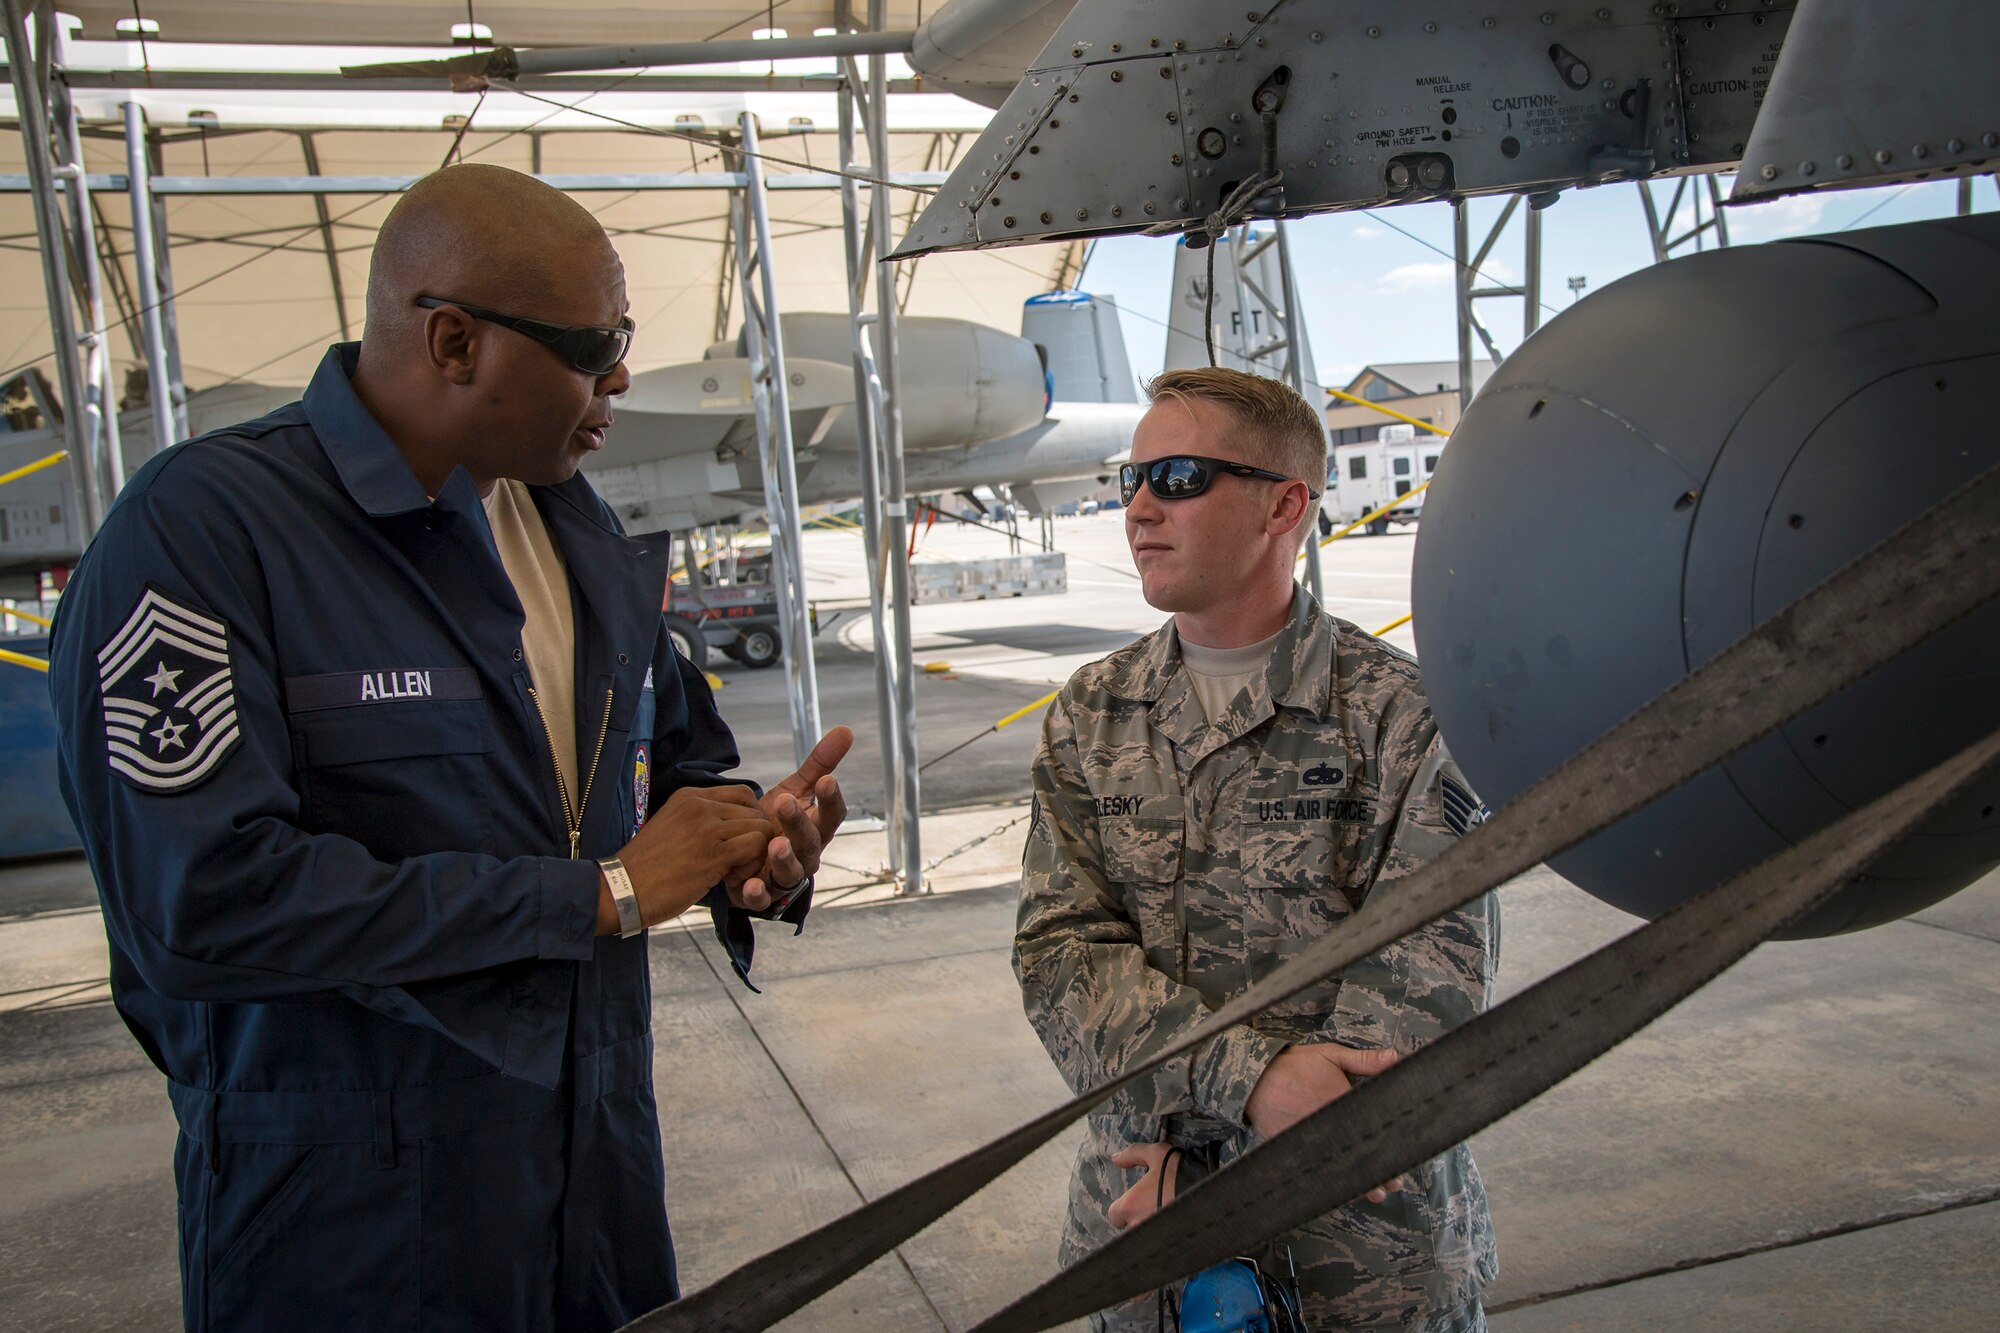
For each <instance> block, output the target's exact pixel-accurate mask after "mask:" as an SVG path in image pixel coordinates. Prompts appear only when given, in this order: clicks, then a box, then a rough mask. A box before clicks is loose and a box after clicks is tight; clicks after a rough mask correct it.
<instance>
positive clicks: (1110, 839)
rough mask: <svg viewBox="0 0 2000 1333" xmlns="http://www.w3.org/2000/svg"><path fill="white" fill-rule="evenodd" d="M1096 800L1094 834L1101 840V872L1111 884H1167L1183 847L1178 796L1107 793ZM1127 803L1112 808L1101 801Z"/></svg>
mask: <svg viewBox="0 0 2000 1333" xmlns="http://www.w3.org/2000/svg"><path fill="white" fill-rule="evenodd" d="M1098 799H1099V801H1100V807H1099V811H1100V812H1099V815H1098V822H1097V829H1098V837H1099V839H1100V840H1101V841H1102V842H1103V844H1104V875H1105V878H1106V879H1108V880H1110V881H1111V882H1112V883H1114V884H1131V883H1138V884H1172V883H1173V882H1174V881H1175V880H1177V879H1179V878H1180V877H1181V866H1182V861H1183V857H1184V855H1185V853H1186V848H1187V807H1186V804H1185V802H1184V801H1183V800H1182V799H1181V798H1180V797H1179V796H1167V795H1161V794H1157V793H1147V794H1144V795H1136V796H1128V795H1112V796H1103V797H1099V798H1098ZM1126 801H1129V802H1131V810H1130V811H1129V812H1127V813H1113V810H1114V809H1115V807H1108V806H1106V805H1105V804H1103V803H1107V802H1121V803H1122V802H1126Z"/></svg>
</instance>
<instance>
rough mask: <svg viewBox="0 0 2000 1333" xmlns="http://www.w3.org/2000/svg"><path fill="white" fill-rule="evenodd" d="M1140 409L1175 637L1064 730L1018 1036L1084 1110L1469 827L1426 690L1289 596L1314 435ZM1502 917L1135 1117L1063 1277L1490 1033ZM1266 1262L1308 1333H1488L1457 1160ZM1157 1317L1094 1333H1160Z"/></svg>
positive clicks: (1192, 1068)
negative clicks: (1378, 1082)
mask: <svg viewBox="0 0 2000 1333" xmlns="http://www.w3.org/2000/svg"><path fill="white" fill-rule="evenodd" d="M1148 396H1149V397H1150V398H1151V400H1152V403H1153V406H1152V408H1151V409H1150V410H1149V411H1148V412H1147V413H1146V415H1145V417H1144V418H1142V419H1141V421H1140V423H1139V426H1138V429H1137V431H1136V432H1135V434H1134V436H1133V440H1132V456H1131V461H1130V462H1129V463H1128V464H1126V466H1125V468H1124V469H1123V471H1122V475H1121V479H1122V481H1123V488H1124V492H1125V503H1126V510H1125V535H1126V539H1127V541H1128V542H1129V543H1130V545H1131V548H1132V555H1133V559H1134V561H1135V563H1136V564H1137V565H1138V569H1139V573H1140V577H1141V579H1142V580H1143V588H1144V593H1145V597H1146V600H1147V602H1148V603H1150V604H1151V605H1153V606H1154V607H1156V608H1158V609H1160V610H1162V611H1171V612H1172V613H1173V619H1172V620H1171V621H1169V622H1168V623H1167V624H1166V625H1164V626H1162V627H1161V628H1160V629H1158V630H1156V631H1154V632H1153V633H1152V634H1150V635H1148V636H1146V637H1145V638H1143V639H1141V640H1139V641H1138V642H1137V643H1135V644H1133V645H1131V646H1130V647H1128V648H1124V649H1121V650H1120V651H1118V652H1116V653H1113V654H1112V655H1111V656H1110V657H1108V658H1105V659H1104V660H1103V661H1101V662H1095V663H1092V664H1091V665H1089V666H1087V667H1084V668H1083V669H1082V670H1080V671H1078V672H1077V673H1076V674H1075V675H1074V676H1072V677H1071V678H1070V681H1069V683H1068V685H1066V686H1065V687H1064V688H1063V691H1062V693H1061V695H1060V696H1059V697H1058V698H1057V700H1056V702H1055V704H1054V705H1053V706H1052V707H1051V708H1050V709H1049V713H1048V717H1047V720H1046V722H1045V724H1044V727H1043V735H1042V744H1041V747H1040V749H1039V750H1038V752H1037V754H1036V756H1035V764H1034V786H1035V799H1036V807H1035V819H1034V825H1033V830H1032V832H1031V833H1030V835H1029V838H1028V845H1027V850H1026V853H1025V857H1024V862H1023V866H1022V876H1021V905H1020V920H1019V929H1018V933H1017V935H1016V937H1015V943H1014V968H1015V972H1016V974H1017V975H1018V976H1019V978H1020V982H1021V991H1022V996H1023V999H1024V1002H1025V1004H1026V1007H1027V1012H1028V1018H1029V1020H1030V1021H1031V1022H1032V1023H1033V1024H1034V1027H1035V1029H1036V1031H1037V1032H1038V1033H1039V1034H1040V1035H1041V1038H1042V1042H1043V1044H1044V1045H1045V1046H1046V1047H1047V1048H1048V1051H1049V1054H1050V1055H1051V1056H1052V1057H1054V1059H1055V1062H1056V1064H1057V1066H1058V1067H1059V1068H1060V1069H1061V1070H1062V1073H1063V1076H1064V1078H1066V1079H1067V1080H1068V1081H1069V1084H1070V1086H1071V1087H1072V1088H1074V1089H1076V1090H1078V1091H1082V1090H1083V1089H1085V1088H1089V1087H1095V1086H1098V1085H1100V1084H1102V1083H1105V1082H1107V1081H1109V1080H1111V1079H1113V1078H1115V1077H1117V1076H1119V1075H1120V1074H1122V1073H1123V1072H1124V1071H1125V1070H1126V1069H1127V1068H1129V1067H1131V1066H1132V1065H1134V1064H1136V1063H1138V1062H1140V1061H1142V1060H1143V1059H1144V1058H1145V1057H1146V1056H1148V1055H1149V1054H1150V1053H1151V1052H1153V1051H1154V1050H1157V1049H1159V1048H1160V1047H1161V1046H1163V1045H1165V1044H1167V1043H1168V1042H1170V1041H1172V1040H1174V1039H1176V1038H1178V1037H1179V1036H1180V1035H1181V1034H1183V1033H1184V1032H1186V1031H1188V1030H1189V1029H1190V1028H1192V1027H1194V1026H1195V1025H1196V1024H1197V1023H1199V1022H1200V1021H1201V1020H1202V1019H1203V1018H1204V1017H1205V1016H1206V1015H1207V1013H1208V1012H1209V1011H1210V1010H1212V1009H1215V1008H1217V1007H1219V1006H1220V1005H1221V1004H1223V1003H1224V1002H1225V1001H1227V1000H1229V999H1231V998H1233V997H1234V996H1236V995H1238V994H1240V993H1241V992H1243V991H1244V990H1246V989H1248V988H1249V987H1250V986H1251V985H1252V984H1253V983H1255V982H1257V981H1259V980H1261V979H1262V978H1263V977H1265V976H1266V975H1267V974H1269V973H1270V972H1271V971H1272V969H1274V968H1275V967H1276V966H1277V965H1278V964H1279V963H1281V962H1283V961H1285V960H1286V959H1287V958H1289V957H1291V956H1292V955H1293V954H1295V953H1296V952H1297V951H1298V950H1299V949H1300V948H1301V947H1303V945H1304V944H1305V942H1306V941H1308V940H1310V939H1311V938H1313V937H1314V936H1316V935H1319V934H1322V933H1323V932H1325V931H1326V930H1328V929H1330V928H1331V927H1332V926H1333V925H1334V924H1336V923H1337V922H1339V921H1341V920H1342V919H1344V918H1345V917H1347V916H1349V915H1351V914H1352V913H1353V912H1354V911H1355V910H1356V909H1357V908H1358V907H1359V906H1360V905H1361V904H1362V903H1363V902H1365V901H1366V900H1367V899H1368V898H1370V897H1371V896H1373V895H1379V894H1390V893H1394V892H1395V891H1396V882H1397V881H1398V880H1399V879H1401V878H1402V877H1404V876H1406V875H1408V874H1409V873H1410V872H1411V871H1412V870H1414V869H1415V868H1416V867H1417V866H1418V865H1420V864H1422V862H1423V861H1424V860H1425V859H1426V858H1428V857H1430V856H1433V855H1435V854H1437V853H1438V852H1439V851H1441V850H1442V849H1443V848H1444V847H1446V846H1448V845H1449V843H1450V841H1451V839H1452V838H1454V837H1456V836H1457V835H1458V834H1459V833H1461V832H1463V831H1464V829H1465V828H1466V826H1467V823H1468V822H1469V821H1470V820H1473V819H1476V818H1478V813H1477V810H1478V803H1477V801H1476V800H1475V799H1474V798H1473V796H1472V793H1471V791H1470V790H1469V789H1468V788H1467V787H1466V785H1465V781H1464V778H1463V777H1462V776H1461V775H1460V774H1459V772H1458V768H1457V766H1456V765H1455V764H1453V763H1452V761H1451V759H1450V757H1449V756H1448V755H1447V754H1446V752H1445V748H1444V743H1443V741H1442V740H1440V739H1439V737H1438V733H1437V728H1436V726H1435V725H1434V724H1433V723H1432V721H1431V715H1430V709H1429V707H1428V705H1427V704H1426V702H1425V699H1424V694H1423V689H1422V685H1421V683H1420V681H1419V678H1418V673H1417V665H1416V663H1415V662H1414V661H1413V660H1412V659H1411V658H1409V657H1408V656H1407V655H1405V654H1403V653H1401V652H1398V651H1396V650H1395V649H1393V648H1390V647H1388V646H1387V645H1385V644H1383V643H1381V642H1380V641H1378V640H1376V639H1374V638H1372V637H1370V636H1369V635H1367V634H1365V633H1363V632H1361V631H1360V630H1359V629H1357V628H1355V626H1353V625H1351V624H1348V623H1347V622H1345V621H1342V620H1337V619H1335V618H1334V617H1332V616H1330V615H1328V614H1327V613H1326V612H1325V611H1324V610H1322V609H1321V608H1320V606H1319V605H1318V603H1317V602H1315V601H1314V600H1313V598H1312V597H1311V596H1310V595H1309V594H1308V593H1307V592H1306V591H1305V590H1304V589H1303V588H1299V587H1298V586H1297V585H1296V584H1295V583H1294V581H1293V577H1292V570H1293V568H1294V563H1295V560H1296V557H1297V554H1298V550H1299V542H1300V538H1301V536H1302V535H1303V534H1304V533H1306V532H1309V531H1310V530H1311V529H1312V527H1313V513H1314V510H1315V508H1316V506H1315V505H1314V503H1313V501H1314V498H1315V496H1314V491H1315V488H1316V485H1317V482H1318V480H1319V479H1320V478H1323V477H1324V476H1325V475H1326V436H1325V432H1324V430H1323V429H1322V427H1321V423H1320V421H1319V419H1318V416H1317V414H1316V413H1315V412H1314V411H1313V409H1312V408H1311V407H1310V406H1309V405H1307V403H1306V402H1305V401H1304V400H1303V399H1301V398H1300V397H1299V396H1298V395H1297V394H1295V393H1293V392H1292V391H1291V390H1290V389H1289V388H1286V387H1284V386H1283V385H1280V384H1278V383H1276V382H1275V381H1272V380H1266V379H1261V378H1258V377H1255V376H1251V375H1245V374H1241V373H1239V372H1236V371H1232V370H1219V369H1207V370H1188V371H1172V372H1168V373H1167V374H1164V375H1162V376H1160V377H1159V378H1158V379H1156V380H1154V381H1153V383H1152V384H1151V385H1150V386H1149V394H1148ZM1305 479H1311V480H1310V482H1309V481H1308V480H1305ZM1498 910H1499V909H1498V906H1497V904H1496V903H1495V901H1494V900H1493V899H1492V898H1491V897H1490V896H1489V897H1487V898H1485V899H1482V900H1481V901H1479V902H1476V903H1474V904H1472V905H1471V906H1469V907H1467V908H1466V909H1464V910H1462V911H1459V912H1455V913H1453V914H1451V915H1449V916H1447V917H1445V918H1444V919H1442V920H1441V921H1438V922H1436V923H1434V924H1432V925H1431V926H1428V927H1426V928H1425V929H1423V930H1421V931H1419V932H1417V933H1416V934H1414V935H1411V936H1409V937H1408V938H1406V939H1403V940H1400V941H1398V942H1397V943H1396V944H1394V945H1391V946H1390V947H1389V948H1387V949H1385V950H1383V951H1382V952H1381V953H1379V954H1377V955H1375V956H1374V957H1371V958H1368V959H1365V960H1363V961H1362V962H1360V963H1358V964H1356V965H1355V966H1353V967H1351V968H1349V969H1347V970H1346V971H1345V972H1344V973H1342V974H1341V975H1340V976H1339V977H1338V978H1337V979H1334V980H1331V981H1327V982H1324V983H1322V984H1320V985H1319V986H1317V987H1314V988H1313V989H1311V990H1309V991H1307V992H1305V993H1303V994H1301V995H1299V996H1297V997H1295V998H1293V999H1291V1000H1289V1001H1286V1002H1284V1003H1282V1004H1280V1005H1278V1006H1275V1007H1274V1008H1272V1009H1269V1010H1266V1011H1265V1012H1264V1013H1263V1014H1261V1015H1259V1016H1258V1017H1256V1018H1254V1019H1252V1020H1251V1021H1250V1022H1249V1023H1247V1024H1245V1025H1243V1026H1241V1027H1237V1028H1232V1029H1230V1030H1229V1031H1228V1032H1226V1033H1225V1034H1223V1035H1222V1036H1221V1037H1218V1038H1217V1039H1215V1040H1214V1041H1213V1042H1212V1043H1210V1044H1209V1045H1208V1046H1206V1047H1203V1048H1201V1049H1200V1050H1198V1051H1197V1052H1196V1053H1195V1054H1194V1055H1193V1056H1192V1057H1184V1058H1182V1059H1180V1060H1177V1061H1175V1062H1173V1063H1172V1064H1170V1065H1169V1066H1167V1067H1166V1068H1165V1069H1163V1070H1162V1071H1161V1072H1159V1073H1157V1074H1155V1075H1153V1076H1152V1077H1151V1078H1149V1079H1146V1080H1144V1081H1143V1082H1141V1083H1140V1084H1138V1085H1137V1087H1136V1088H1135V1089H1133V1090H1131V1091H1128V1092H1125V1093H1121V1094H1120V1095H1119V1096H1118V1097H1117V1098H1116V1099H1114V1100H1113V1101H1112V1102H1111V1103H1109V1104H1108V1106H1107V1108H1106V1113H1105V1114H1100V1115H1096V1116H1093V1117H1092V1118H1091V1120H1090V1123H1089V1126H1088V1129H1087V1132H1086V1135H1085V1138H1084V1142H1083V1146H1082V1148H1081V1150H1080V1151H1079V1153H1078V1156H1077V1161H1076V1167H1075V1171H1074V1174H1073V1176H1072V1178H1071V1184H1070V1202H1069V1216H1068V1222H1067V1225H1066V1226H1065V1227H1064V1229H1063V1235H1062V1243H1061V1247H1060V1251H1059V1258H1060V1260H1061V1262H1062V1263H1064V1264H1065V1265H1067V1264H1070V1263H1074V1262H1075V1261H1076V1260H1078V1259H1079V1258H1081V1257H1082V1256H1083V1255H1084V1254H1086V1253H1088V1252H1089V1251H1091V1250H1093V1249H1095V1248H1096V1247H1098V1246H1100V1245H1102V1244H1103V1243H1104V1242H1105V1241H1107V1240H1108V1239H1110V1237H1111V1236H1112V1235H1113V1233H1114V1232H1115V1230H1116V1229H1118V1228H1120V1227H1124V1226H1129V1225H1132V1224H1133V1223H1135V1222H1138V1221H1140V1220H1142V1219H1143V1218H1145V1217H1147V1216H1149V1215H1150V1214H1151V1213H1152V1211H1153V1209H1154V1207H1155V1203H1156V1200H1157V1199H1158V1198H1159V1197H1161V1194H1162V1193H1164V1195H1165V1197H1166V1198H1168V1199H1171V1198H1172V1197H1173V1188H1174V1186H1175V1184H1177V1183H1179V1184H1185V1183H1186V1182H1187V1181H1188V1179H1189V1178H1190V1177H1191V1176H1192V1175H1194V1174H1196V1173H1199V1172H1203V1171H1210V1170H1214V1169H1216V1168H1217V1167H1219V1166H1222V1165H1226V1164H1227V1163H1228V1162H1229V1161H1231V1160H1233V1159H1234V1158H1235V1157H1236V1156H1238V1155H1240V1154H1241V1153H1242V1152H1243V1151H1244V1150H1245V1149H1247V1148H1248V1147H1249V1146H1250V1145H1251V1144H1252V1143H1253V1142H1254V1141H1256V1140H1258V1139H1260V1138H1264V1137H1268V1136H1270V1135H1273V1134H1276V1133H1278V1132H1280V1131H1281V1130H1283V1129H1285V1128H1286V1127H1287V1126H1289V1125H1291V1124H1293V1123H1295V1122H1296V1121H1298V1120H1299V1119H1301V1118H1302V1117H1303V1116H1305V1115H1306V1114H1308V1113H1309V1112H1311V1111H1312V1110H1314V1109H1316V1108H1318V1107H1319V1106H1322V1105H1324V1104H1325V1103H1326V1102H1328V1101H1331V1100H1332V1099H1333V1098H1335V1097H1338V1096H1340V1095H1341V1094H1342V1093H1344V1092H1346V1091H1347V1090H1348V1088H1349V1087H1350V1083H1349V1079H1350V1077H1361V1076H1366V1075H1369V1074H1374V1073H1379V1072H1380V1071H1381V1070H1382V1069H1383V1068H1385V1067H1386V1066H1387V1065H1388V1064H1389V1063H1390V1062H1391V1061H1393V1060H1394V1059H1395V1058H1396V1055H1398V1054H1408V1053H1409V1052H1411V1051H1412V1050H1414V1049H1415V1048H1417V1047H1418V1046H1421V1045H1423V1044H1424V1043H1426V1042H1428V1041H1430V1040H1432V1039H1434V1038H1436V1037H1437V1036H1439V1035H1440V1034H1442V1033H1443V1032H1445V1031H1447V1030H1449V1029H1450V1028H1453V1027H1455V1026H1457V1025H1459V1024H1461V1023H1463V1022H1465V1021H1466V1020H1467V1019H1469V1018H1471V1017H1473V1016H1474V1015H1475V1014H1477V1013H1479V1012H1480V1011H1481V1010H1482V1009H1484V1008H1485V1007H1486V1005H1487V1004H1488V1003H1489V1001H1490V998H1491V993H1492V984H1493V970H1494V959H1495V954H1496V951H1497V947H1498V943H1499V916H1498ZM1175 1149H1178V1150H1179V1152H1174V1151H1173V1150H1175ZM1162 1173H1164V1179H1163V1177H1162ZM1258 1257H1260V1258H1261V1260H1262V1261H1263V1267H1264V1269H1265V1271H1266V1272H1267V1273H1272V1272H1274V1273H1276V1274H1277V1275H1280V1276H1284V1275H1287V1274H1288V1273H1289V1272H1290V1267H1291V1264H1292V1263H1294V1262H1295V1263H1296V1265H1297V1270H1298V1277H1299V1285H1300V1287H1301V1290H1302V1293H1303V1297H1304V1306H1305V1315H1306V1320H1307V1324H1308V1326H1309V1327H1310V1328H1311V1329H1313V1330H1314V1333H1327V1331H1328V1330H1333V1329H1350V1328H1406V1329H1421V1330H1425V1331H1426V1333H1458V1331H1460V1330H1472V1329H1480V1328H1483V1327H1484V1324H1485V1320H1484V1315H1483V1312H1482V1309H1481V1305H1480V1298H1479V1293H1480V1290H1481V1288H1482V1286H1484V1285H1485V1284H1487V1283H1489V1282H1491V1281H1492V1280H1493V1278H1494V1276H1495V1275H1496V1271H1497V1270H1496V1265H1495V1257H1494V1246H1493V1233H1492V1224H1491V1222H1490V1220H1489V1218H1488V1216H1487V1210H1486V1196H1485V1192H1484V1190H1483V1189H1482V1187H1481V1185H1480V1181H1479V1174H1478V1171H1477V1170H1476V1169H1475V1168H1474V1166H1473V1163H1472V1156H1471V1153H1470V1152H1468V1151H1467V1149H1466V1148H1465V1146H1464V1145H1463V1144H1461V1145H1459V1146H1458V1147H1456V1148H1454V1149H1453V1150H1452V1151H1450V1152H1449V1153H1446V1154H1445V1155H1443V1156H1442V1157H1439V1158H1437V1159H1436V1160H1434V1161H1431V1162H1426V1163H1424V1164H1423V1165H1421V1166H1419V1167H1418V1168H1416V1169H1415V1170H1414V1171H1412V1172H1411V1173H1410V1174H1409V1175H1408V1176H1406V1177H1404V1178H1403V1179H1402V1180H1401V1181H1400V1182H1392V1183H1391V1184H1390V1185H1389V1186H1388V1187H1386V1188H1384V1189H1381V1190H1376V1191H1374V1192H1372V1193H1371V1195H1370V1196H1369V1197H1368V1198H1367V1199H1362V1200H1356V1201H1355V1202H1353V1203H1351V1204H1348V1205H1346V1206H1345V1207H1341V1208H1337V1209H1335V1210H1334V1211H1332V1212H1330V1213H1327V1214H1326V1215H1324V1216H1322V1217H1320V1218H1318V1219H1316V1220H1314V1221H1313V1222H1311V1223H1309V1224H1307V1225H1306V1226H1304V1227H1302V1228H1300V1229H1298V1230H1296V1231H1293V1232H1291V1233H1289V1234H1288V1235H1286V1236H1283V1237H1281V1238H1280V1239H1279V1241H1278V1242H1276V1244H1274V1245H1273V1246H1272V1247H1270V1248H1269V1249H1267V1250H1266V1251H1264V1252H1263V1253H1262V1255H1261V1256H1258ZM1162 1299H1163V1298H1162V1297H1158V1296H1148V1297H1142V1298H1138V1299H1135V1300H1132V1301H1129V1302H1127V1303H1126V1304H1124V1305H1121V1306H1118V1307H1116V1308H1114V1309H1111V1310H1106V1311H1104V1312H1102V1313H1101V1314H1099V1315H1098V1316H1096V1317H1095V1320H1094V1326H1095V1327H1097V1328H1099V1329H1106V1330H1118V1331H1120V1333H1124V1331H1127V1330H1129V1331H1130V1333H1139V1331H1140V1330H1151V1329H1153V1328H1155V1327H1157V1326H1158V1322H1157V1321H1158V1320H1159V1319H1160V1310H1159V1308H1158V1303H1159V1302H1160V1301H1161V1300H1162Z"/></svg>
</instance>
